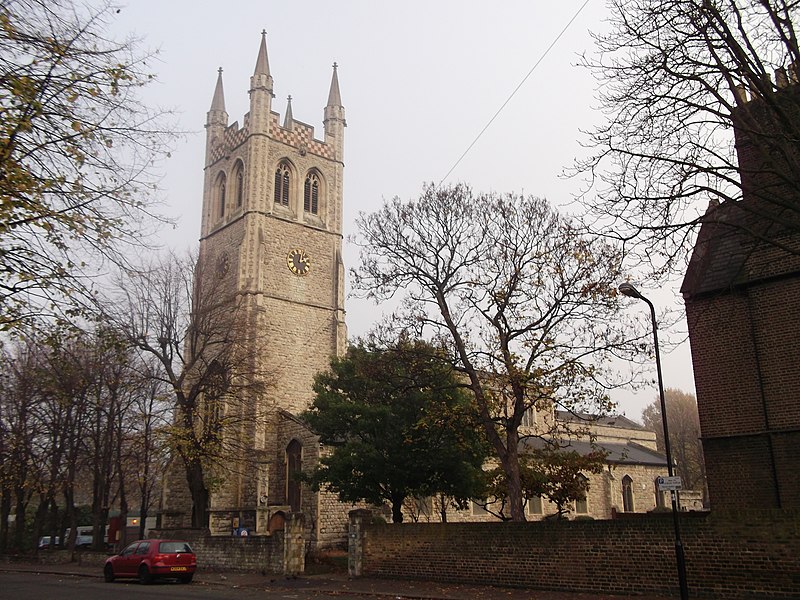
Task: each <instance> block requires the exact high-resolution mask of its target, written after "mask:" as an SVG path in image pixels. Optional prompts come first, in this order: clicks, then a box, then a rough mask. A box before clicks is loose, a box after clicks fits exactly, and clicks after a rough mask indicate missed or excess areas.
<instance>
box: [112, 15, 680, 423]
mask: <svg viewBox="0 0 800 600" xmlns="http://www.w3.org/2000/svg"><path fill="white" fill-rule="evenodd" d="M583 5H584V0H561V1H560V2H544V1H531V0H527V1H526V0H521V1H513V2H512V1H503V2H496V3H487V2H477V1H474V0H460V1H457V0H447V1H442V0H435V1H434V0H428V1H426V2H423V1H419V0H405V1H403V2H393V3H389V2H381V1H378V0H340V1H339V2H330V1H323V0H319V1H311V0H293V1H290V2H286V1H283V2H274V1H272V0H259V1H254V0H228V1H227V2H198V1H197V0H168V1H164V0H131V1H130V3H129V4H128V5H127V6H124V7H123V8H122V10H121V11H120V13H119V15H118V21H117V22H116V23H115V24H114V30H115V31H114V35H115V36H116V37H121V36H122V35H124V34H126V33H135V34H136V35H138V36H140V37H142V38H144V45H145V47H148V48H152V49H158V50H159V55H158V58H159V60H158V62H155V63H153V64H152V65H151V66H152V69H153V71H154V72H155V73H156V75H157V77H158V82H157V83H156V84H154V85H153V86H152V87H151V88H149V89H148V90H146V93H145V99H146V100H147V101H148V102H149V103H151V104H158V105H161V106H163V107H165V108H173V109H175V110H176V111H177V112H178V118H179V126H180V127H181V128H182V129H183V130H186V131H189V134H188V135H187V136H186V137H185V138H184V139H183V140H182V141H180V142H179V143H178V145H177V147H176V149H175V151H174V152H173V154H172V158H171V159H170V160H169V161H168V162H167V164H166V166H165V177H164V180H163V195H164V198H165V201H166V203H167V209H166V211H167V212H168V214H170V215H171V216H174V217H176V218H177V219H179V225H178V228H177V229H176V230H175V231H165V233H164V240H163V242H164V244H165V245H171V246H173V247H175V248H177V249H184V248H189V247H192V246H195V245H196V244H197V239H198V236H199V231H200V209H201V202H202V182H203V160H204V156H203V154H204V148H205V132H204V129H203V125H204V124H205V117H206V112H207V111H208V109H209V106H210V104H211V98H212V95H213V91H214V84H215V82H216V76H217V69H218V68H219V67H222V68H223V80H224V87H225V102H226V109H227V112H228V115H229V123H233V122H234V121H239V123H240V124H241V122H242V119H243V117H244V114H245V113H246V112H247V111H248V110H249V104H248V102H249V100H248V94H247V90H248V88H249V77H250V75H252V72H253V68H254V66H255V61H256V56H257V51H258V46H259V43H260V39H261V30H262V29H265V30H266V31H267V47H268V53H269V62H270V71H271V74H272V76H273V78H274V92H275V99H274V101H273V110H275V111H277V112H279V113H280V114H281V117H282V116H283V114H284V112H285V109H286V97H287V96H288V95H290V94H291V96H292V112H293V115H294V118H295V119H296V120H300V121H304V122H306V123H309V124H310V125H313V126H314V127H315V134H316V137H318V138H321V137H322V136H323V128H322V116H323V107H324V106H325V103H326V100H327V95H328V89H329V85H330V79H331V70H332V69H331V65H332V63H333V62H334V61H336V62H337V63H338V65H339V83H340V89H341V95H342V103H343V104H344V106H345V111H346V118H347V125H348V127H347V129H346V130H345V174H344V176H345V196H344V215H345V223H344V230H345V231H344V233H345V236H347V235H349V234H351V233H353V232H354V226H353V222H354V219H355V217H356V215H357V214H358V213H359V212H361V211H365V212H369V211H372V210H374V209H375V208H377V207H378V206H379V205H380V203H381V202H382V200H383V199H389V198H391V197H394V196H400V197H401V198H403V199H409V198H412V197H414V196H416V195H417V194H418V193H419V192H420V190H421V187H422V184H423V182H436V183H438V182H439V181H441V180H442V179H445V181H449V182H456V181H465V182H467V183H469V184H470V185H471V186H472V187H473V188H474V189H476V190H478V191H489V190H495V191H499V192H512V191H513V192H523V193H525V194H533V195H536V196H541V197H545V198H547V199H548V200H549V201H550V202H551V203H553V204H555V205H558V206H560V207H561V208H562V209H563V210H564V211H566V212H574V211H576V210H577V207H576V206H574V205H573V204H572V198H573V196H574V194H575V192H576V190H577V189H578V188H579V184H580V182H579V181H576V180H574V179H565V178H563V177H562V176H561V175H562V172H563V170H564V169H565V168H566V167H569V166H570V165H571V164H572V161H573V160H574V158H575V157H576V156H579V155H580V153H581V146H580V141H581V140H582V139H584V138H583V137H582V135H581V133H580V131H581V130H587V129H590V128H591V127H592V125H593V124H595V123H597V122H598V120H599V118H600V115H599V112H597V111H596V110H595V109H596V107H597V102H596V99H595V95H594V91H595V90H594V88H595V82H594V80H593V78H592V76H591V74H590V73H589V72H587V71H586V70H584V69H582V68H579V67H577V66H575V65H576V63H577V62H578V57H579V55H580V54H581V53H584V52H586V53H592V52H593V47H592V40H591V37H590V35H589V32H590V31H598V30H600V29H601V28H602V27H603V20H604V18H605V4H604V2H603V0H589V1H588V2H587V3H586V5H585V6H584V7H583V8H581V7H582V6H583ZM576 15H577V16H576ZM573 18H574V21H573V22H572V24H571V25H569V27H567V24H568V23H569V22H570V20H572V19H573ZM565 27H567V29H566V31H565V32H564V34H563V35H562V36H561V38H560V39H558V41H557V42H556V43H555V46H553V48H552V50H550V51H549V53H547V49H548V47H549V46H550V45H551V44H553V42H554V41H555V40H556V39H557V38H558V36H559V34H561V32H562V30H564V28H565ZM546 53H547V54H546ZM537 62H538V63H539V64H538V65H537ZM534 66H535V68H534ZM531 69H533V71H532V72H531ZM529 73H530V76H529V77H528V79H527V80H526V81H525V83H524V84H523V85H522V86H521V87H520V88H519V90H518V91H517V92H516V93H513V92H514V90H515V88H517V86H518V85H519V84H520V83H521V82H522V81H523V79H524V78H525V77H526V75H528V74H529ZM512 93H513V97H511V99H510V101H509V102H508V104H507V105H506V106H505V107H504V108H503V110H502V111H501V112H500V114H499V115H498V116H497V118H496V119H495V120H494V122H493V123H492V124H491V126H489V128H488V129H487V130H486V132H485V133H484V134H483V136H482V137H481V138H480V139H479V140H478V141H477V142H476V143H475V145H474V146H473V147H472V149H471V150H470V151H469V152H468V153H467V155H466V156H465V157H464V159H463V160H462V161H461V162H460V163H459V164H458V166H456V168H455V169H453V170H452V172H451V173H450V174H449V175H448V173H449V172H450V171H451V169H452V168H453V166H454V165H455V164H456V162H457V161H458V160H459V157H461V155H462V154H463V153H464V152H465V151H466V150H467V148H468V147H469V146H470V144H472V143H473V141H474V140H475V139H476V137H477V136H478V134H479V133H480V132H481V130H482V129H483V128H484V127H485V126H486V125H487V123H488V122H489V121H490V119H492V117H493V116H494V115H495V113H497V111H498V110H499V109H500V107H501V106H502V105H503V103H505V102H506V100H508V99H509V97H510V96H512ZM356 258H357V253H356V251H355V249H354V248H352V247H351V246H349V245H348V244H347V243H346V242H345V262H346V266H347V267H348V268H349V267H352V266H355V264H356ZM677 285H678V284H677V283H676V285H675V287H676V288H677ZM642 291H644V292H646V293H647V295H651V292H650V291H649V290H647V289H646V288H642ZM651 298H652V299H654V300H655V301H656V302H657V303H660V304H662V305H664V306H668V307H671V308H679V307H682V301H681V300H680V297H679V295H678V294H677V289H675V290H670V292H669V293H663V294H655V293H653V294H652V296H651ZM346 309H347V313H348V315H347V323H348V328H349V332H350V334H351V336H355V335H360V334H363V333H365V332H366V331H367V330H368V329H369V327H370V325H371V323H372V322H373V321H375V320H376V319H377V318H378V316H379V314H380V310H379V308H378V307H375V306H374V305H373V304H371V303H367V302H366V301H362V300H356V299H353V298H348V299H347V301H346ZM646 309H647V307H646V306H645V305H644V304H643V303H641V302H638V303H637V302H634V303H632V304H631V306H630V307H629V310H642V311H644V310H646ZM668 334H669V335H668ZM662 335H663V337H664V338H665V339H667V338H669V337H670V336H671V337H672V339H674V340H677V339H680V338H681V337H682V336H681V333H680V331H679V330H675V331H673V332H663V334H662ZM663 358H664V378H665V384H666V385H667V386H668V387H679V388H681V389H683V390H686V391H690V392H692V393H694V383H693V378H692V374H691V363H690V358H689V349H688V342H685V343H683V344H682V345H681V346H680V347H679V348H678V349H677V350H675V351H672V352H669V353H667V354H665V356H664V357H663ZM656 395H657V389H656V388H655V386H653V387H652V388H651V389H649V390H645V391H643V392H640V393H637V394H633V393H629V392H620V393H617V394H615V395H614V398H615V399H616V400H617V401H618V402H619V403H620V406H619V410H620V412H624V413H625V414H626V415H627V416H629V417H631V418H636V419H638V418H639V417H640V414H641V410H642V408H643V407H644V406H645V405H646V404H648V403H650V402H651V401H652V400H653V399H655V398H656Z"/></svg>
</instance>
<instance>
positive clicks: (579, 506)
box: [575, 474, 589, 515]
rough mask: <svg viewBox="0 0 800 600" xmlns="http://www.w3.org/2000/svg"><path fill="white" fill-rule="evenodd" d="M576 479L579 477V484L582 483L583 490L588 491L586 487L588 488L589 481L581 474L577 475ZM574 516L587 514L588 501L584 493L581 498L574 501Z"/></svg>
mask: <svg viewBox="0 0 800 600" xmlns="http://www.w3.org/2000/svg"><path fill="white" fill-rule="evenodd" d="M578 477H580V479H581V482H582V483H583V486H584V489H586V490H588V489H589V487H588V486H589V480H588V479H587V478H586V477H585V476H584V475H581V474H578ZM575 514H577V515H586V514H589V502H588V500H587V498H586V494H585V493H584V496H583V498H578V499H577V500H575Z"/></svg>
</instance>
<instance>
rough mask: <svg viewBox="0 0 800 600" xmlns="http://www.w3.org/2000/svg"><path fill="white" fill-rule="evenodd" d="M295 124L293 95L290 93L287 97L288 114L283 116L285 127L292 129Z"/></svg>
mask: <svg viewBox="0 0 800 600" xmlns="http://www.w3.org/2000/svg"><path fill="white" fill-rule="evenodd" d="M293 124H294V118H293V117H292V96H291V95H290V96H289V97H288V98H287V99H286V115H284V117H283V128H284V129H288V130H291V129H292V125H293Z"/></svg>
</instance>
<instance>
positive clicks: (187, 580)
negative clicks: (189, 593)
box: [178, 573, 194, 583]
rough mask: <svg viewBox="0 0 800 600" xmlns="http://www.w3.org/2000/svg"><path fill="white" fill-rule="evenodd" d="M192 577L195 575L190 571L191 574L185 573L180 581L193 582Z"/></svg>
mask: <svg viewBox="0 0 800 600" xmlns="http://www.w3.org/2000/svg"><path fill="white" fill-rule="evenodd" d="M192 577H194V573H190V574H189V575H184V576H183V577H181V578H180V579H178V581H180V582H181V583H192Z"/></svg>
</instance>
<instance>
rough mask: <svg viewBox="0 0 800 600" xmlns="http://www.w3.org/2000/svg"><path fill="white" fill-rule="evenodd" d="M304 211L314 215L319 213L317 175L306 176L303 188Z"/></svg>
mask: <svg viewBox="0 0 800 600" xmlns="http://www.w3.org/2000/svg"><path fill="white" fill-rule="evenodd" d="M303 210H304V211H306V212H310V213H311V214H314V215H316V214H318V213H319V177H318V176H317V174H316V173H309V174H308V175H306V183H305V186H304V187H303Z"/></svg>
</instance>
